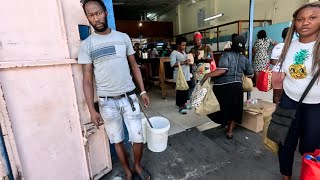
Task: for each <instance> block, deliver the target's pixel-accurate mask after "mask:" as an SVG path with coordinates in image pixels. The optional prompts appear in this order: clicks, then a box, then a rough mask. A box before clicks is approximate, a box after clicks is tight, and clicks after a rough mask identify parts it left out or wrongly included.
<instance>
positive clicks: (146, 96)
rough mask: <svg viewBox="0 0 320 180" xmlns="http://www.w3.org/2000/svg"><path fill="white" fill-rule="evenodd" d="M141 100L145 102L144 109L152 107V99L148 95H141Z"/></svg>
mask: <svg viewBox="0 0 320 180" xmlns="http://www.w3.org/2000/svg"><path fill="white" fill-rule="evenodd" d="M141 99H142V100H143V104H144V107H148V106H149V105H150V98H149V96H148V95H147V94H146V93H144V94H142V95H141Z"/></svg>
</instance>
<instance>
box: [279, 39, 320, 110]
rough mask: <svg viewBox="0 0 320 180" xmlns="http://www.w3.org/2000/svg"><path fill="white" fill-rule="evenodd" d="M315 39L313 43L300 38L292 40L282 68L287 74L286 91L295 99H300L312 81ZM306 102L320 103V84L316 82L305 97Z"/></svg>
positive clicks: (284, 83) (285, 80)
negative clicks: (300, 40) (303, 41)
mask: <svg viewBox="0 0 320 180" xmlns="http://www.w3.org/2000/svg"><path fill="white" fill-rule="evenodd" d="M314 44H315V41H314V42H311V43H306V44H304V43H300V42H299V40H294V41H292V42H291V45H290V47H289V50H288V53H287V56H286V59H285V61H284V63H283V65H282V70H283V71H284V73H285V74H286V77H285V79H284V81H283V89H284V91H285V93H286V94H287V95H288V96H289V97H290V98H291V99H292V100H294V101H299V99H300V98H301V96H302V93H303V92H304V90H305V89H306V88H307V86H308V84H309V82H310V81H311V79H312V77H313V74H314V72H312V57H313V56H312V52H313V47H314ZM303 103H305V104H319V103H320V84H319V82H316V83H315V84H314V85H313V87H312V88H311V90H310V92H309V93H308V95H307V97H306V98H305V99H304V101H303Z"/></svg>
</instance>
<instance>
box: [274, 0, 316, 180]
mask: <svg viewBox="0 0 320 180" xmlns="http://www.w3.org/2000/svg"><path fill="white" fill-rule="evenodd" d="M294 33H297V34H298V37H299V39H298V40H294V41H291V40H292V37H293V35H294ZM319 33H320V2H319V1H317V2H313V3H308V4H305V5H303V6H301V7H300V8H299V9H298V10H296V11H295V12H294V13H293V21H292V25H291V27H290V29H289V32H288V35H287V37H286V40H285V44H284V47H283V51H282V54H281V56H280V58H279V63H280V69H282V70H283V73H284V79H283V81H282V82H283V94H282V96H281V99H280V102H279V104H278V105H279V106H280V107H282V108H285V109H296V108H297V105H298V101H299V99H300V98H301V96H302V93H303V92H304V90H305V89H306V87H307V85H308V84H309V82H310V81H311V79H312V77H313V76H314V74H315V73H316V71H317V70H318V69H319V65H320V35H319ZM319 117H320V83H319V79H318V82H317V81H316V83H315V84H314V85H313V87H312V88H311V90H310V91H309V93H308V95H307V96H306V98H305V99H304V101H303V103H302V105H301V106H299V109H298V111H297V114H296V117H295V119H294V120H293V122H292V124H291V127H290V130H289V132H288V135H287V138H286V140H285V142H284V143H283V144H279V154H278V155H279V163H280V171H281V174H282V175H283V179H284V180H291V175H292V166H293V161H294V152H295V150H296V147H297V145H298V142H299V152H300V153H301V154H303V153H306V152H313V151H314V150H315V149H317V148H320V129H319V128H320V120H319Z"/></svg>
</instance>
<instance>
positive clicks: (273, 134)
mask: <svg viewBox="0 0 320 180" xmlns="http://www.w3.org/2000/svg"><path fill="white" fill-rule="evenodd" d="M319 72H320V69H318V70H317V73H316V74H315V75H314V76H313V78H312V80H311V81H310V83H309V85H308V86H307V88H306V90H305V91H304V92H303V94H302V96H301V98H300V100H299V103H298V106H297V107H296V109H284V108H281V107H280V106H277V107H276V110H275V111H274V113H273V114H272V119H271V122H270V124H269V127H268V131H267V137H268V138H269V139H270V140H272V141H274V142H276V143H277V144H279V143H284V141H285V140H286V138H287V135H288V132H289V129H290V127H291V123H292V121H293V119H294V118H295V116H296V113H297V110H298V109H299V106H300V105H301V104H302V101H303V100H304V98H305V97H306V96H307V94H308V93H309V91H310V89H311V88H312V86H313V84H314V83H315V81H316V79H317V78H318V77H319Z"/></svg>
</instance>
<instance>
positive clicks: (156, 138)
mask: <svg viewBox="0 0 320 180" xmlns="http://www.w3.org/2000/svg"><path fill="white" fill-rule="evenodd" d="M149 120H150V122H151V124H152V126H153V128H151V127H150V125H149V123H148V122H146V124H147V143H148V149H149V150H150V151H153V152H162V151H164V150H165V149H166V148H167V144H168V133H169V129H170V122H169V120H168V119H166V118H164V117H159V116H155V117H152V118H150V119H149Z"/></svg>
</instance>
